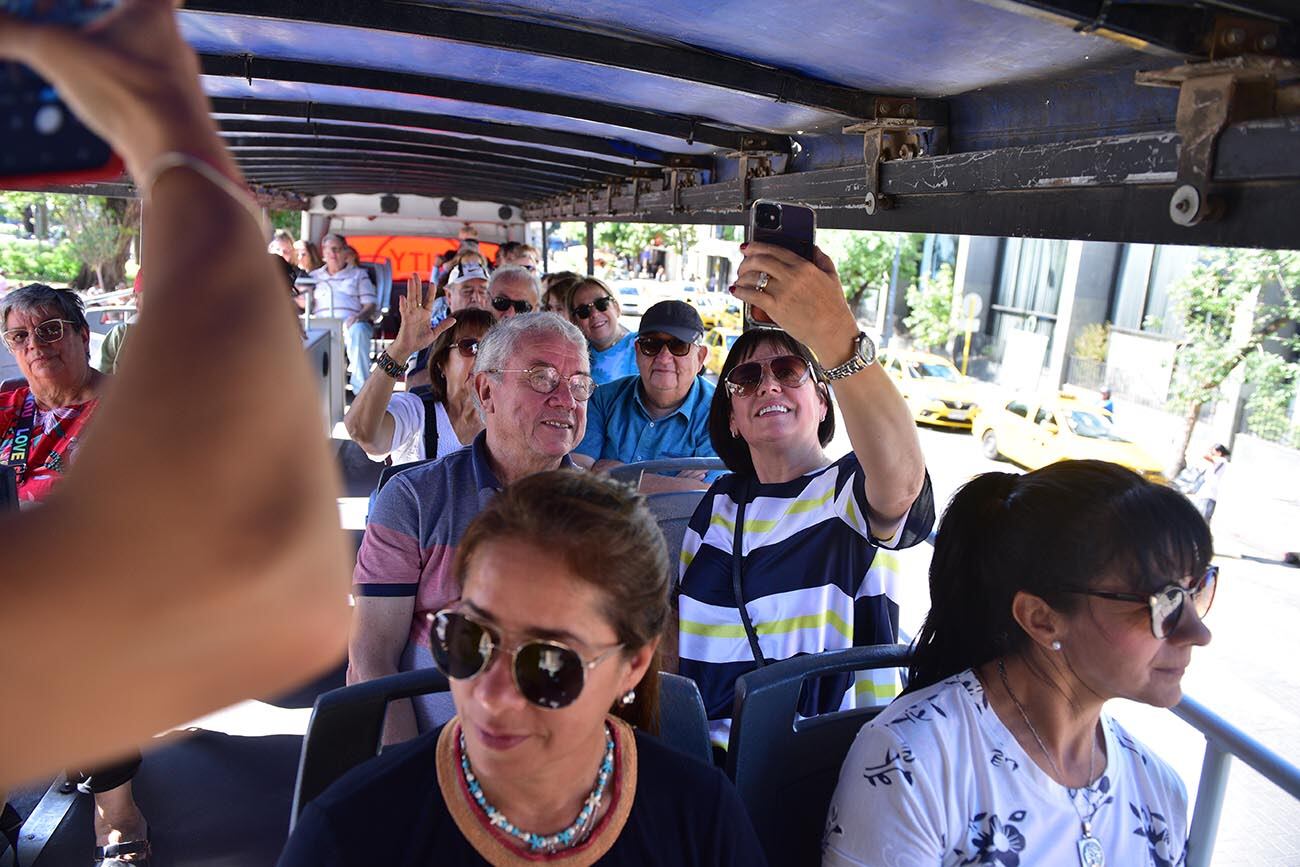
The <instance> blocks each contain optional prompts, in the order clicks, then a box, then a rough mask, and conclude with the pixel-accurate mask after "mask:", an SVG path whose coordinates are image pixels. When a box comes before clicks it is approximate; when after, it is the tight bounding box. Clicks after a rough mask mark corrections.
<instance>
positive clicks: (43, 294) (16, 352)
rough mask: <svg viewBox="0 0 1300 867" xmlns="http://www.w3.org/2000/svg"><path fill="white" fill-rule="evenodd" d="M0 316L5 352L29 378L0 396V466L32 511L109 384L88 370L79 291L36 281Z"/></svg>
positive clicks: (64, 464)
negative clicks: (5, 466) (1, 464)
mask: <svg viewBox="0 0 1300 867" xmlns="http://www.w3.org/2000/svg"><path fill="white" fill-rule="evenodd" d="M0 313H3V316H4V342H5V346H6V347H7V348H8V349H9V351H10V352H11V353H13V356H14V360H16V361H17V362H18V369H19V370H20V371H22V374H23V377H24V378H25V379H26V380H27V381H26V383H25V384H21V385H16V386H14V387H12V388H6V389H5V390H4V391H3V392H2V393H0V425H2V426H3V428H4V431H3V437H2V438H0V461H3V462H4V463H6V464H8V465H9V466H10V467H11V468H12V469H13V471H14V474H15V475H16V476H17V480H18V499H19V500H20V501H21V502H22V503H23V504H24V505H27V504H31V503H36V502H39V501H40V500H41V499H43V498H44V497H46V496H47V495H48V494H49V493H50V491H51V490H53V488H54V486H55V485H56V484H57V483H58V481H59V478H60V477H61V476H62V475H63V472H64V470H66V469H67V466H68V463H69V462H70V461H71V460H72V458H73V455H74V453H75V452H76V449H77V443H78V442H79V441H80V439H81V437H82V436H83V435H84V430H85V426H86V424H87V423H88V422H89V421H90V419H91V416H92V415H94V412H95V409H96V407H98V406H99V391H100V389H101V387H102V386H103V384H104V383H105V382H106V381H107V380H106V379H105V377H104V376H103V375H102V374H101V373H100V372H99V371H97V370H95V368H93V367H91V365H90V326H89V325H88V324H87V323H86V316H85V314H84V313H83V312H82V303H81V298H80V297H78V296H77V295H76V294H75V293H73V292H68V291H64V290H61V289H54V288H51V287H49V286H46V285H44V284H41V283H32V284H31V285H28V286H24V287H22V288H21V289H16V290H14V291H13V292H11V293H10V294H9V295H7V296H5V299H4V307H3V310H0Z"/></svg>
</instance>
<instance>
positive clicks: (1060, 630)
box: [823, 461, 1218, 867]
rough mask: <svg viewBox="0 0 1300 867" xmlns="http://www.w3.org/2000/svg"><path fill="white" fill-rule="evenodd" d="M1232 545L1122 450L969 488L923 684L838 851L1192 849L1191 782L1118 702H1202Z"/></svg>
mask: <svg viewBox="0 0 1300 867" xmlns="http://www.w3.org/2000/svg"><path fill="white" fill-rule="evenodd" d="M1212 554H1213V550H1212V542H1211V539H1210V532H1209V529H1208V527H1206V524H1205V521H1204V520H1202V519H1201V516H1200V515H1199V514H1198V513H1197V511H1196V509H1195V508H1194V507H1193V506H1192V504H1191V503H1189V502H1188V501H1187V500H1186V499H1185V498H1184V497H1183V496H1182V495H1181V494H1179V493H1177V492H1176V491H1174V490H1172V489H1170V488H1166V487H1164V486H1163V485H1157V484H1153V483H1151V482H1148V481H1146V480H1145V479H1143V478H1142V477H1141V476H1138V475H1137V474H1136V473H1133V472H1132V471H1130V470H1127V469H1125V468H1123V467H1119V466H1116V465H1114V464H1108V463H1103V462H1101V461H1065V462H1062V463H1058V464H1052V465H1050V466H1047V467H1044V468H1043V469H1041V470H1036V471H1035V472H1032V473H1029V474H1027V475H1023V476H1021V475H1011V474H1007V473H987V474H985V475H983V476H980V477H978V478H976V479H974V480H973V481H971V482H969V483H967V485H966V486H965V487H964V488H962V489H961V490H960V491H959V492H958V493H957V495H956V496H955V497H954V498H953V500H952V504H951V505H950V506H949V507H948V512H947V514H946V515H945V516H944V519H943V525H942V526H941V527H940V529H939V535H938V538H937V539H936V541H935V547H934V558H933V560H932V561H931V565H930V598H931V599H932V600H933V606H932V607H931V609H930V614H929V616H928V617H927V618H926V621H925V626H924V627H923V628H922V630H921V633H920V635H919V636H918V637H917V640H916V653H915V657H914V660H913V663H912V672H911V680H910V681H909V685H908V692H907V693H906V694H905V695H903V696H902V697H900V698H899V699H898V700H897V701H895V702H894V703H893V704H892V705H891V706H890V707H888V708H887V709H885V710H884V711H883V712H882V713H881V714H880V715H879V716H878V717H876V719H874V720H873V721H872V722H871V723H869V724H868V725H867V726H866V727H865V728H864V729H863V730H862V732H861V733H859V735H858V737H857V740H856V741H855V742H854V744H853V747H852V749H851V750H850V751H849V754H848V757H847V758H846V759H845V762H844V767H843V769H842V771H841V772H840V782H839V788H838V789H837V791H836V793H835V797H834V799H833V800H832V802H831V808H830V815H829V817H828V819H827V826H826V838H825V840H826V844H825V848H824V852H825V860H824V862H823V863H824V864H826V865H835V867H839V865H850V864H854V865H859V864H861V865H865V864H884V863H889V864H900V865H920V864H927V865H928V864H939V863H944V864H949V863H962V864H975V863H978V864H1060V865H1070V864H1079V865H1081V867H1101V865H1104V864H1111V865H1129V864H1150V865H1161V864H1164V865H1172V864H1182V863H1184V861H1185V860H1186V856H1187V851H1186V845H1187V795H1186V791H1185V790H1184V787H1183V784H1182V781H1181V780H1179V778H1178V776H1177V775H1176V774H1175V773H1174V772H1173V770H1172V769H1171V768H1170V767H1169V766H1168V765H1166V764H1165V763H1164V762H1163V761H1161V760H1160V758H1159V757H1158V756H1156V755H1155V754H1154V753H1152V752H1151V751H1150V750H1149V749H1147V747H1145V746H1144V745H1142V744H1141V743H1139V742H1138V741H1137V740H1136V739H1134V738H1133V737H1132V736H1131V735H1129V734H1128V732H1126V731H1125V730H1124V728H1123V727H1122V726H1121V725H1120V724H1119V723H1118V722H1116V721H1115V720H1114V719H1113V718H1111V717H1110V716H1108V715H1107V714H1106V713H1105V711H1104V707H1105V704H1106V702H1107V701H1109V700H1110V699H1112V698H1126V699H1130V700H1133V701H1139V702H1143V703H1144V704H1149V705H1154V706H1156V707H1172V706H1173V705H1174V704H1176V703H1177V702H1178V701H1179V699H1180V698H1181V697H1182V691H1181V687H1180V681H1181V680H1182V677H1183V672H1184V671H1185V670H1186V669H1187V665H1188V663H1189V662H1190V661H1191V656H1192V648H1193V647H1196V646H1200V645H1204V644H1206V643H1208V642H1209V640H1210V633H1209V631H1208V630H1207V629H1206V628H1205V624H1204V623H1202V622H1201V618H1202V617H1204V616H1205V615H1206V613H1208V612H1209V610H1210V603H1211V602H1213V601H1214V591H1215V585H1216V583H1217V579H1218V569H1217V567H1214V566H1211V565H1210V558H1211V556H1212Z"/></svg>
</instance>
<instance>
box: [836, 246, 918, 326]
mask: <svg viewBox="0 0 1300 867" xmlns="http://www.w3.org/2000/svg"><path fill="white" fill-rule="evenodd" d="M847 234H848V239H847V241H846V242H845V243H844V244H843V247H842V251H836V250H835V249H834V247H835V246H837V245H835V244H834V243H833V242H834V236H833V235H832V233H831V232H825V233H819V243H820V245H821V247H822V249H824V250H826V252H827V254H828V255H829V256H830V257H831V258H832V259H834V260H835V267H836V270H838V271H839V274H840V283H842V284H843V285H844V294H845V295H846V296H847V297H848V299H849V307H851V308H853V309H854V310H856V309H857V307H858V304H859V303H860V302H861V301H862V300H863V299H864V298H867V297H869V296H870V295H871V294H874V293H885V292H888V291H889V281H890V277H891V276H892V274H893V271H894V251H895V249H897V250H898V254H899V256H898V285H899V287H900V288H901V287H903V286H912V285H913V284H915V283H916V276H917V273H918V272H919V271H920V268H921V247H922V246H923V245H924V243H925V236H924V235H920V234H906V235H900V234H897V233H894V232H851V233H847ZM828 242H830V243H828Z"/></svg>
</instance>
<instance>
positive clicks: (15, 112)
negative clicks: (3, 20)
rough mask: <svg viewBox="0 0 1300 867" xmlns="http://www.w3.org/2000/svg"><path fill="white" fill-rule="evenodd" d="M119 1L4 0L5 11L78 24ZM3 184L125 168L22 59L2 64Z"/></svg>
mask: <svg viewBox="0 0 1300 867" xmlns="http://www.w3.org/2000/svg"><path fill="white" fill-rule="evenodd" d="M117 5H118V0H0V15H4V16H8V17H10V18H20V19H25V20H28V21H36V22H40V23H48V24H54V25H59V26H64V27H73V28H79V27H84V26H86V25H87V24H89V23H91V22H92V21H95V20H96V19H98V18H99V17H101V16H103V15H104V14H105V13H107V12H109V11H111V10H112V9H113V8H114V7H116V6H117ZM0 123H2V124H3V129H4V130H5V136H4V139H3V143H2V144H0V185H3V186H4V187H5V188H7V189H21V188H24V187H32V188H37V187H42V186H48V185H54V184H72V183H82V182H85V181H96V180H106V179H114V178H117V177H120V176H121V175H122V173H123V170H124V167H123V164H122V161H121V160H120V159H118V157H117V156H116V155H115V154H114V153H113V150H112V148H110V147H109V146H108V145H107V144H106V143H105V142H104V141H103V140H102V139H100V138H99V136H97V135H95V134H94V133H93V132H91V131H90V130H89V129H87V128H86V126H85V124H83V123H82V122H81V121H80V120H78V119H77V117H76V115H75V114H73V113H72V111H71V110H69V109H68V107H67V105H66V104H65V103H64V102H63V100H62V99H61V98H60V97H59V94H58V93H57V92H56V91H55V89H54V88H53V87H51V86H50V84H49V83H48V82H46V81H45V80H44V79H43V78H41V77H40V76H38V75H37V74H36V73H34V72H32V71H31V70H30V69H28V68H27V67H26V66H23V65H22V64H18V63H3V64H0Z"/></svg>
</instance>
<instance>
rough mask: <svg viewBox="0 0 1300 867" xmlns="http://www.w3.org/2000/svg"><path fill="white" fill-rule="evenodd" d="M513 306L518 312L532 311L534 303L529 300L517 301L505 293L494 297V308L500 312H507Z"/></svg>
mask: <svg viewBox="0 0 1300 867" xmlns="http://www.w3.org/2000/svg"><path fill="white" fill-rule="evenodd" d="M511 307H513V308H515V312H516V313H532V312H533V305H531V304H529V303H528V302H527V301H516V300H515V299H513V298H507V297H506V296H504V295H498V296H496V297H495V298H493V299H492V309H493V310H495V311H497V312H498V313H505V312H506V311H507V310H509V309H510V308H511Z"/></svg>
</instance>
